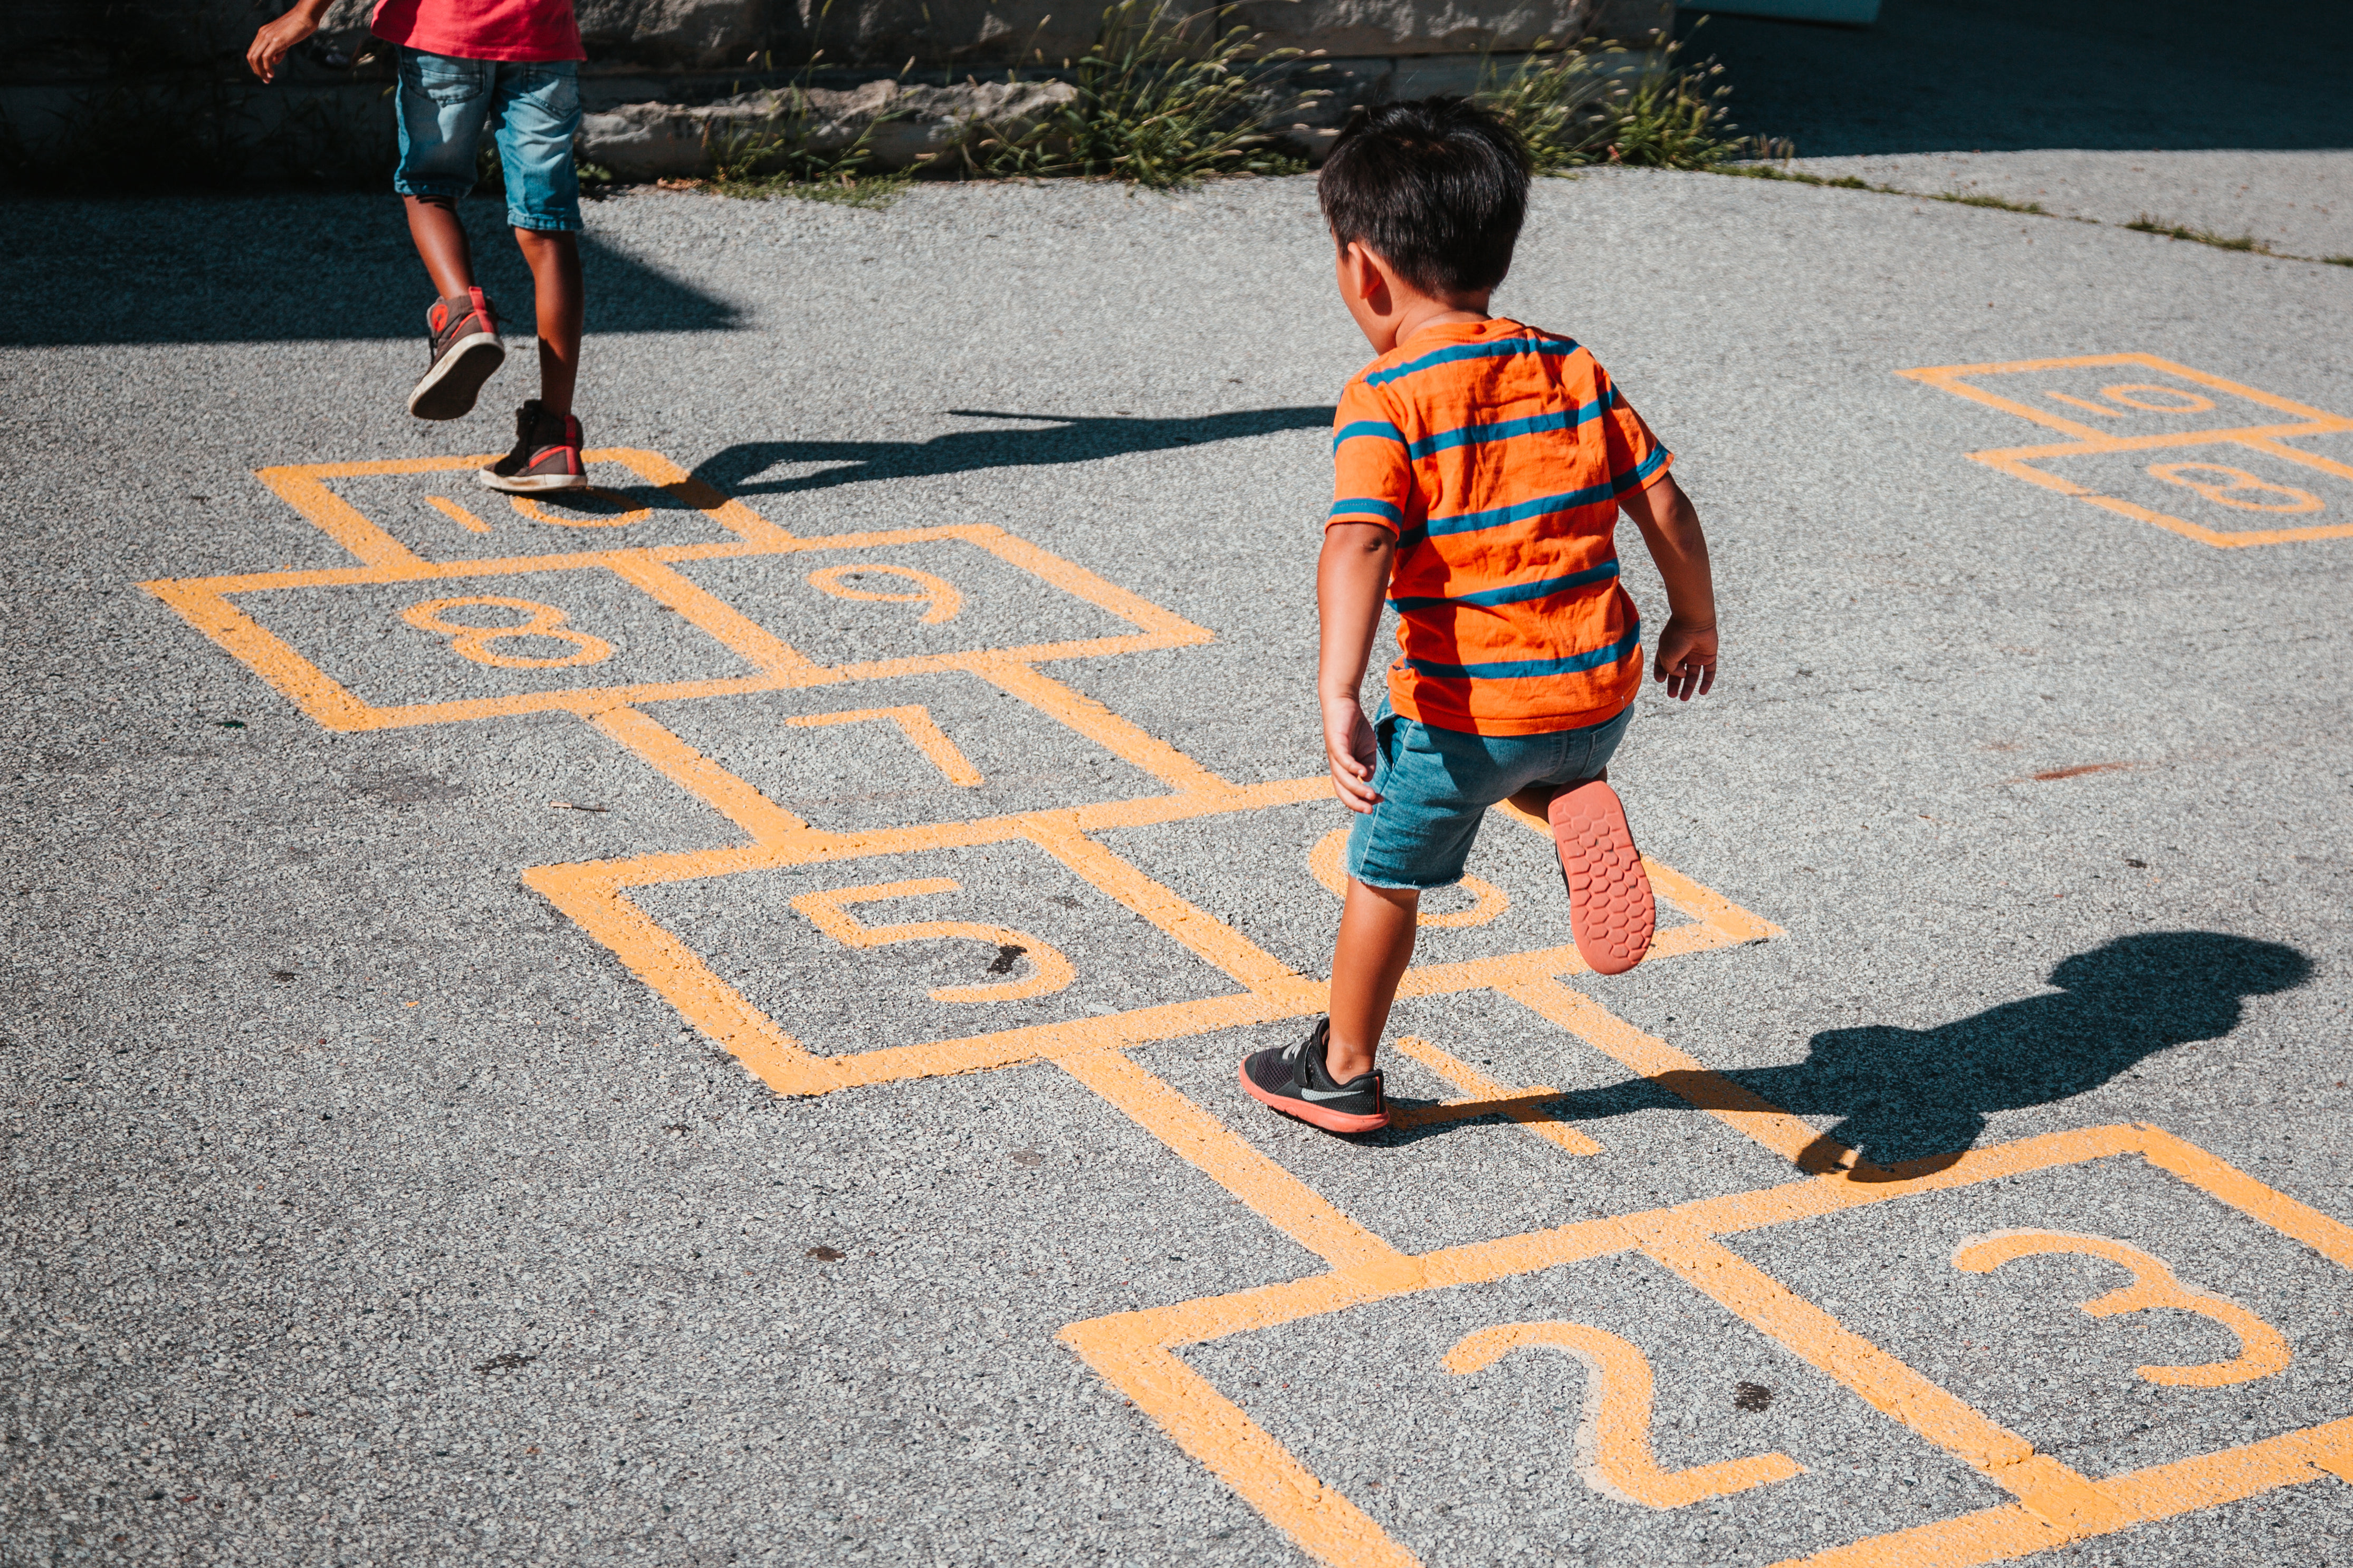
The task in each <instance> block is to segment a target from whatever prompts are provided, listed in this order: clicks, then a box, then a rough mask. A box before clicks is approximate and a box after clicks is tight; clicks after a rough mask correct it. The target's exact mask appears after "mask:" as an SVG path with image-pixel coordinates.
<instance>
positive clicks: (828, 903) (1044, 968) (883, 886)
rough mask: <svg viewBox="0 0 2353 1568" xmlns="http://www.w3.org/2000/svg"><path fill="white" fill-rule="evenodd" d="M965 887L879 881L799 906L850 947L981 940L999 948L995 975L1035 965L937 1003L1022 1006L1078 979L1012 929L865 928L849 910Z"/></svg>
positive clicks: (808, 896) (951, 988)
mask: <svg viewBox="0 0 2353 1568" xmlns="http://www.w3.org/2000/svg"><path fill="white" fill-rule="evenodd" d="M959 886H961V884H959V883H956V882H952V881H950V880H949V879H947V878H945V877H929V878H923V879H918V880H915V881H912V882H876V883H873V884H871V885H870V886H867V887H863V888H836V889H832V890H831V891H830V892H824V893H803V894H802V895H801V896H800V897H799V898H797V899H795V900H793V908H794V909H795V910H798V911H799V912H800V913H801V914H803V915H805V916H806V917H807V919H808V921H809V923H810V924H812V925H814V926H816V927H817V929H818V930H819V931H823V932H825V934H826V935H828V936H829V937H831V938H833V940H834V941H836V942H839V943H841V945H842V946H844V947H888V946H889V945H891V944H892V942H939V941H943V940H953V941H959V942H986V943H987V944H988V945H989V946H991V947H993V948H995V949H997V957H996V959H995V960H994V961H993V962H992V963H990V964H989V966H988V967H989V969H990V971H991V972H992V973H997V974H1007V973H1011V972H1012V970H1013V967H1014V965H1015V964H1016V963H1018V962H1021V961H1024V960H1026V961H1027V962H1028V963H1029V974H1028V975H1027V976H1025V977H1023V978H1022V979H1019V980H1008V981H1007V982H1005V983H1004V984H1001V985H942V986H939V987H937V988H935V989H934V991H933V992H932V994H931V995H932V1000H933V1001H934V1002H1018V1001H1020V1000H1021V999H1022V998H1023V997H1025V996H1044V995H1046V994H1049V993H1051V992H1055V991H1060V989H1062V987H1064V986H1065V985H1068V984H1070V983H1071V981H1072V980H1073V979H1074V978H1076V977H1077V974H1078V972H1077V971H1076V970H1074V969H1072V968H1071V961H1070V960H1069V959H1067V958H1064V957H1063V956H1062V955H1061V954H1060V952H1056V951H1055V950H1054V949H1053V948H1051V947H1049V946H1048V945H1047V944H1046V943H1044V942H1039V940H1038V939H1037V938H1036V937H1034V936H1031V935H1030V934H1029V932H1027V931H1014V930H1012V929H1011V928H1010V927H1008V926H992V925H980V924H977V923H976V922H974V921H909V922H908V923H907V924H905V925H894V926H871V925H864V924H861V923H860V921H859V919H858V917H857V916H855V915H853V914H851V913H850V912H849V906H850V905H851V904H871V903H874V902H877V901H878V900H883V899H917V898H922V897H923V895H924V894H926V893H953V892H955V890H956V889H957V888H958V887H959Z"/></svg>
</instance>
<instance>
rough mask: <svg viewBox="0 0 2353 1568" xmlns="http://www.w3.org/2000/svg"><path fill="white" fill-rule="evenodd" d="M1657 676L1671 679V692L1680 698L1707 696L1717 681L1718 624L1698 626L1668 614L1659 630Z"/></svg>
mask: <svg viewBox="0 0 2353 1568" xmlns="http://www.w3.org/2000/svg"><path fill="white" fill-rule="evenodd" d="M1652 673H1653V675H1654V676H1655V677H1656V679H1660V680H1663V681H1665V682H1666V683H1667V695H1668V696H1670V697H1672V698H1674V699H1675V700H1677V701H1679V702H1688V701H1690V700H1692V699H1693V698H1694V697H1704V696H1706V695H1707V690H1708V688H1709V687H1711V686H1714V685H1715V624H1714V623H1713V622H1711V623H1709V624H1708V625H1706V626H1694V625H1692V624H1691V623H1690V622H1689V621H1686V620H1684V619H1683V618H1682V617H1681V616H1668V617H1667V629H1666V630H1665V631H1662V632H1661V633H1660V634H1659V647H1658V659H1657V662H1656V663H1655V664H1654V665H1653V667H1652Z"/></svg>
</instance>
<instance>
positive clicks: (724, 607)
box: [606, 551, 818, 675]
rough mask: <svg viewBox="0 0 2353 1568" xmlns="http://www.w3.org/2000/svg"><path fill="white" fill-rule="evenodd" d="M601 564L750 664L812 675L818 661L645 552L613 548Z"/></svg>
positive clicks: (773, 672) (778, 671)
mask: <svg viewBox="0 0 2353 1568" xmlns="http://www.w3.org/2000/svg"><path fill="white" fill-rule="evenodd" d="M606 565H607V567H609V568H610V569H611V571H612V573H613V574H614V575H615V576H617V577H618V578H620V579H621V580H622V581H623V582H626V583H628V584H630V585H631V586H633V587H636V588H638V589H641V590H643V592H644V593H645V595H646V596H647V597H648V598H650V599H651V600H653V601H654V603H656V604H658V605H662V606H663V607H665V608H667V609H671V610H675V611H677V612H678V613H679V614H680V615H681V616H685V617H686V618H687V619H688V620H690V621H691V622H693V623H694V624H695V625H696V626H700V627H702V629H703V630H704V631H706V632H708V633H710V634H711V635H712V637H715V638H717V639H718V641H719V642H720V643H722V644H723V645H724V646H725V647H728V648H729V649H730V650H732V651H733V652H734V653H736V654H738V655H741V656H742V657H743V658H744V660H745V661H746V662H747V663H749V664H751V665H753V666H754V668H759V669H764V670H765V671H767V672H768V673H769V674H771V675H813V674H816V673H818V666H817V664H816V663H815V662H814V661H813V660H811V659H809V658H807V656H805V655H803V654H802V653H800V652H799V651H797V649H795V648H793V647H790V646H788V645H787V644H786V642H785V641H784V639H782V638H781V637H777V636H776V634H775V633H773V632H771V631H769V630H768V628H767V627H765V626H762V625H760V623H759V622H757V621H755V620H754V619H752V618H751V617H750V616H746V615H744V612H742V611H741V610H738V609H737V608H735V606H734V605H730V604H728V603H727V602H726V601H725V600H723V599H720V598H717V597H715V596H714V595H712V594H711V593H709V592H708V591H706V590H705V589H703V588H702V586H701V585H700V584H697V583H695V582H694V581H693V579H691V578H690V577H686V576H684V575H681V574H680V573H679V572H677V571H675V570H674V569H672V568H671V567H670V566H668V565H665V564H664V563H661V562H659V561H656V560H654V559H652V558H651V557H650V556H647V555H643V554H639V553H638V552H634V551H629V552H615V553H614V554H613V555H612V556H610V557H609V558H607V562H606Z"/></svg>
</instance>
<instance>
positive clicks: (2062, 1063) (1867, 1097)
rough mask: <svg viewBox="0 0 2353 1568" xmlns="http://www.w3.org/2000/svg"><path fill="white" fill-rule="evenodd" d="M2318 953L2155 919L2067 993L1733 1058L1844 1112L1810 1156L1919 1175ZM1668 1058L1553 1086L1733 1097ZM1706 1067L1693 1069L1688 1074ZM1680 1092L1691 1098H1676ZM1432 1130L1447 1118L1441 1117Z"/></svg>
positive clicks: (2060, 983) (2071, 964)
mask: <svg viewBox="0 0 2353 1568" xmlns="http://www.w3.org/2000/svg"><path fill="white" fill-rule="evenodd" d="M2311 973H2312V964H2311V962H2310V961H2309V960H2308V959H2306V957H2305V955H2304V954H2302V953H2301V952H2297V951H2296V950H2295V949H2294V948H2292V947H2284V946H2282V945H2280V944H2279V943H2277V942H2256V941H2253V940H2252V939H2250V938H2247V937H2239V936H2228V935H2224V934H2223V933H2221V932H2219V931H2148V932H2144V933H2141V934H2139V935H2136V936H2126V937H2119V938H2117V939H2116V941H2114V942H2107V943H2105V944H2103V945H2102V946H2099V947H2096V948H2094V949H2093V950H2092V951H2091V952H2080V953H2077V954H2076V955H2075V956H2073V958H2069V959H2066V960H2064V961H2063V962H2062V963H2060V964H2059V966H2058V967H2057V968H2055V969H2053V970H2052V972H2051V984H2052V985H2054V986H2056V987H2057V988H2058V991H2057V994H2048V995H2042V996H2030V997H2027V998H2025V999H2023V1000H2021V1001H2017V1002H2005V1003H2003V1004H2001V1005H2000V1006H1998V1007H1989V1008H1988V1009H1987V1010H1986V1011H1984V1012H1982V1013H1978V1014H1975V1015H1973V1016H1969V1017H1967V1018H1960V1019H1957V1020H1955V1021H1954V1022H1952V1023H1949V1024H1940V1025H1938V1026H1936V1027H1935V1028H1932V1029H1905V1028H1898V1027H1895V1026H1892V1025H1885V1024H1873V1025H1866V1026H1862V1027H1860V1028H1852V1029H1826V1030H1824V1031H1823V1032H1822V1033H1820V1034H1819V1035H1816V1036H1815V1037H1813V1039H1812V1041H1811V1042H1810V1047H1811V1048H1810V1051H1809V1053H1808V1055H1807V1057H1806V1059H1805V1060H1803V1061H1800V1062H1793V1063H1790V1064H1789V1065H1788V1066H1786V1067H1772V1068H1743V1069H1735V1070H1732V1071H1727V1072H1725V1073H1722V1074H1720V1075H1716V1076H1720V1077H1721V1078H1723V1079H1729V1080H1730V1081H1731V1082H1733V1083H1734V1084H1736V1085H1737V1086H1739V1087H1740V1088H1742V1089H1747V1090H1749V1091H1750V1092H1752V1093H1754V1094H1757V1095H1759V1096H1761V1097H1762V1098H1764V1099H1765V1100H1769V1101H1771V1102H1772V1103H1773V1104H1775V1105H1777V1106H1778V1107H1780V1108H1781V1109H1782V1110H1790V1111H1795V1112H1796V1113H1798V1114H1799V1115H1800V1116H1831V1117H1836V1118H1837V1119H1838V1120H1837V1121H1836V1123H1835V1124H1834V1125H1833V1126H1831V1128H1830V1130H1829V1131H1826V1132H1825V1133H1823V1135H1822V1138H1821V1140H1820V1142H1818V1143H1817V1144H1816V1145H1815V1146H1814V1147H1813V1148H1811V1149H1810V1150H1808V1151H1807V1152H1806V1153H1805V1154H1804V1155H1803V1156H1801V1157H1800V1159H1799V1165H1800V1166H1801V1167H1802V1168H1804V1169H1808V1170H1828V1169H1831V1168H1833V1167H1834V1166H1835V1165H1836V1164H1837V1163H1839V1162H1840V1160H1841V1158H1842V1157H1843V1155H1842V1151H1841V1149H1840V1148H1839V1147H1838V1146H1839V1145H1841V1144H1842V1145H1845V1146H1846V1147H1849V1148H1852V1149H1853V1150H1855V1151H1856V1152H1857V1153H1859V1154H1860V1155H1861V1156H1862V1159H1864V1160H1866V1161H1868V1162H1870V1163H1872V1164H1873V1165H1876V1166H1879V1167H1882V1168H1884V1167H1887V1166H1891V1165H1897V1164H1902V1165H1904V1166H1905V1174H1906V1175H1916V1174H1920V1173H1924V1172H1926V1171H1932V1170H1941V1169H1943V1168H1944V1167H1946V1166H1948V1165H1950V1164H1952V1163H1954V1162H1955V1161H1957V1159H1959V1158H1960V1156H1961V1155H1962V1154H1963V1153H1964V1152H1967V1151H1968V1149H1969V1148H1970V1146H1971V1145H1973V1144H1974V1143H1975V1142H1977V1140H1978V1138H1979V1137H1980V1136H1981V1135H1982V1134H1983V1133H1984V1131H1985V1130H1986V1123H1987V1119H1988V1118H1989V1116H1990V1115H1991V1114H1992V1113H1993V1112H1995V1111H2000V1110H2018V1109H2021V1108H2022V1107H2025V1106H2032V1105H2049V1104H2052V1103H2054V1102H2056V1101H2059V1100H2066V1099H2069V1098H2072V1097H2073V1096H2075V1095H2078V1094H2082V1093H2084V1092H2085V1091H2086V1090H2088V1089H2096V1088H2098V1087H2099V1086H2100V1085H2102V1084H2104V1083H2106V1082H2107V1081H2108V1080H2109V1079H2113V1078H2115V1077H2116V1075H2118V1074H2119V1073H2122V1072H2125V1071H2126V1070H2127V1069H2129V1068H2133V1067H2134V1066H2136V1065H2137V1064H2138V1063H2139V1062H2141V1061H2142V1060H2144V1059H2146V1058H2148V1057H2150V1056H2152V1055H2154V1054H2155V1053H2157V1052H2158V1051H2162V1050H2166V1049H2168V1048H2169V1047H2177V1046H2182V1045H2187V1044H2189V1043H2190V1042H2192V1041H2200V1040H2218V1039H2221V1038H2222V1037H2224V1036H2226V1035H2228V1034H2230V1033H2231V1031H2232V1030H2233V1029H2235V1028H2237V1027H2238V1026H2239V1021H2240V1018H2241V1016H2242V1013H2243V1008H2242V1005H2241V1004H2242V999H2243V998H2245V997H2249V996H2261V995H2266V994H2271V993H2273V992H2278V991H2286V990H2290V989H2292V988H2294V987H2295V986H2297V985H2301V984H2304V982H2305V981H2306V979H2308V978H2310V976H2311ZM1684 1076H1686V1075H1683V1074H1677V1073H1672V1072H1670V1073H1664V1074H1662V1075H1660V1076H1659V1077H1658V1078H1655V1079H1635V1080H1632V1081H1630V1082H1627V1083H1620V1084H1612V1085H1609V1086H1608V1087H1606V1088H1602V1089H1588V1090H1583V1091H1580V1092H1578V1093H1576V1094H1570V1095H1566V1096H1562V1097H1560V1098H1557V1099H1551V1100H1546V1105H1547V1106H1548V1108H1549V1109H1550V1110H1551V1111H1552V1113H1553V1114H1554V1115H1556V1116H1558V1117H1559V1118H1560V1119H1561V1120H1563V1121H1567V1122H1569V1123H1570V1124H1571V1125H1575V1124H1577V1123H1578V1122H1580V1121H1592V1120H1598V1119H1601V1118H1607V1117H1610V1116H1621V1115H1625V1114H1628V1113H1629V1112H1631V1111H1634V1110H1647V1109H1653V1108H1655V1107H1656V1106H1657V1105H1658V1103H1659V1100H1658V1097H1657V1096H1656V1095H1655V1094H1654V1093H1650V1092H1645V1091H1646V1090H1647V1089H1649V1088H1650V1086H1651V1085H1656V1086H1657V1087H1658V1088H1662V1089H1668V1090H1671V1091H1672V1090H1675V1089H1678V1088H1679V1087H1685V1088H1688V1089H1690V1090H1691V1093H1692V1097H1693V1098H1696V1099H1699V1100H1714V1099H1718V1098H1721V1097H1720V1094H1715V1093H1711V1092H1710V1086H1709V1085H1706V1084H1703V1083H1699V1082H1694V1083H1691V1084H1689V1085H1684V1086H1679V1085H1678V1083H1677V1081H1676V1080H1677V1079H1679V1078H1682V1077H1684ZM1689 1076H1693V1077H1696V1076H1697V1075H1689ZM1672 1103H1684V1102H1683V1101H1680V1100H1679V1101H1676V1102H1672ZM1431 1131H1436V1129H1432V1130H1431Z"/></svg>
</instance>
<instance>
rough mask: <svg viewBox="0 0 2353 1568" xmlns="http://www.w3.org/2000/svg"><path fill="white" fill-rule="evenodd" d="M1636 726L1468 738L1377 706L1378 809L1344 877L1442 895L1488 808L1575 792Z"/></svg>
mask: <svg viewBox="0 0 2353 1568" xmlns="http://www.w3.org/2000/svg"><path fill="white" fill-rule="evenodd" d="M1633 716H1634V705H1633V704H1632V703H1628V704H1627V705H1626V706H1625V707H1624V708H1622V709H1620V710H1619V712H1618V715H1617V717H1615V718H1613V719H1609V720H1606V721H1603V722H1601V723H1599V724H1588V725H1587V726H1586V727H1585V728H1584V729H1582V730H1555V731H1551V732H1549V733H1547V734H1542V735H1473V734H1470V733H1468V732H1466V731H1461V730H1440V729H1439V728H1437V727H1436V726H1434V725H1430V724H1424V723H1420V722H1419V721H1415V720H1412V719H1407V718H1402V717H1400V716H1398V714H1396V713H1393V712H1391V711H1390V710H1389V705H1388V699H1387V698H1383V699H1382V700H1381V707H1380V711H1379V712H1378V713H1377V714H1375V715H1374V717H1373V735H1374V738H1375V739H1376V740H1377V742H1379V755H1378V757H1377V760H1376V761H1375V763H1374V764H1373V788H1374V789H1376V790H1377V791H1379V792H1380V796H1381V800H1380V804H1379V805H1376V806H1374V807H1373V809H1372V810H1371V811H1370V812H1368V813H1366V815H1364V816H1359V817H1357V818H1356V826H1354V827H1352V828H1350V829H1349V830H1348V858H1347V867H1348V875H1349V876H1351V877H1354V878H1355V879H1356V880H1357V881H1359V882H1362V883H1364V884H1365V885H1366V887H1370V888H1443V887H1447V886H1449V885H1451V884H1452V883H1455V882H1459V881H1461V879H1462V862H1463V861H1465V860H1467V859H1468V858H1470V856H1471V841H1472V839H1474V838H1476V837H1479V824H1480V822H1481V821H1482V820H1483V819H1484V818H1485V816H1486V815H1487V808H1488V807H1489V806H1491V805H1494V804H1495V803H1496V802H1497V801H1499V800H1505V799H1508V798H1509V797H1511V796H1513V795H1517V794H1519V793H1520V791H1522V790H1524V789H1525V788H1527V787H1528V786H1529V785H1530V784H1580V783H1582V782H1583V781H1585V780H1587V779H1589V778H1591V777H1593V776H1594V775H1595V774H1596V773H1599V772H1600V771H1601V770H1602V769H1603V768H1605V767H1607V766H1609V758H1610V755H1611V753H1613V752H1616V751H1617V750H1618V742H1619V741H1620V739H1622V738H1623V737H1624V735H1625V733H1626V721H1628V720H1629V719H1631V718H1632V717H1633Z"/></svg>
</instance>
